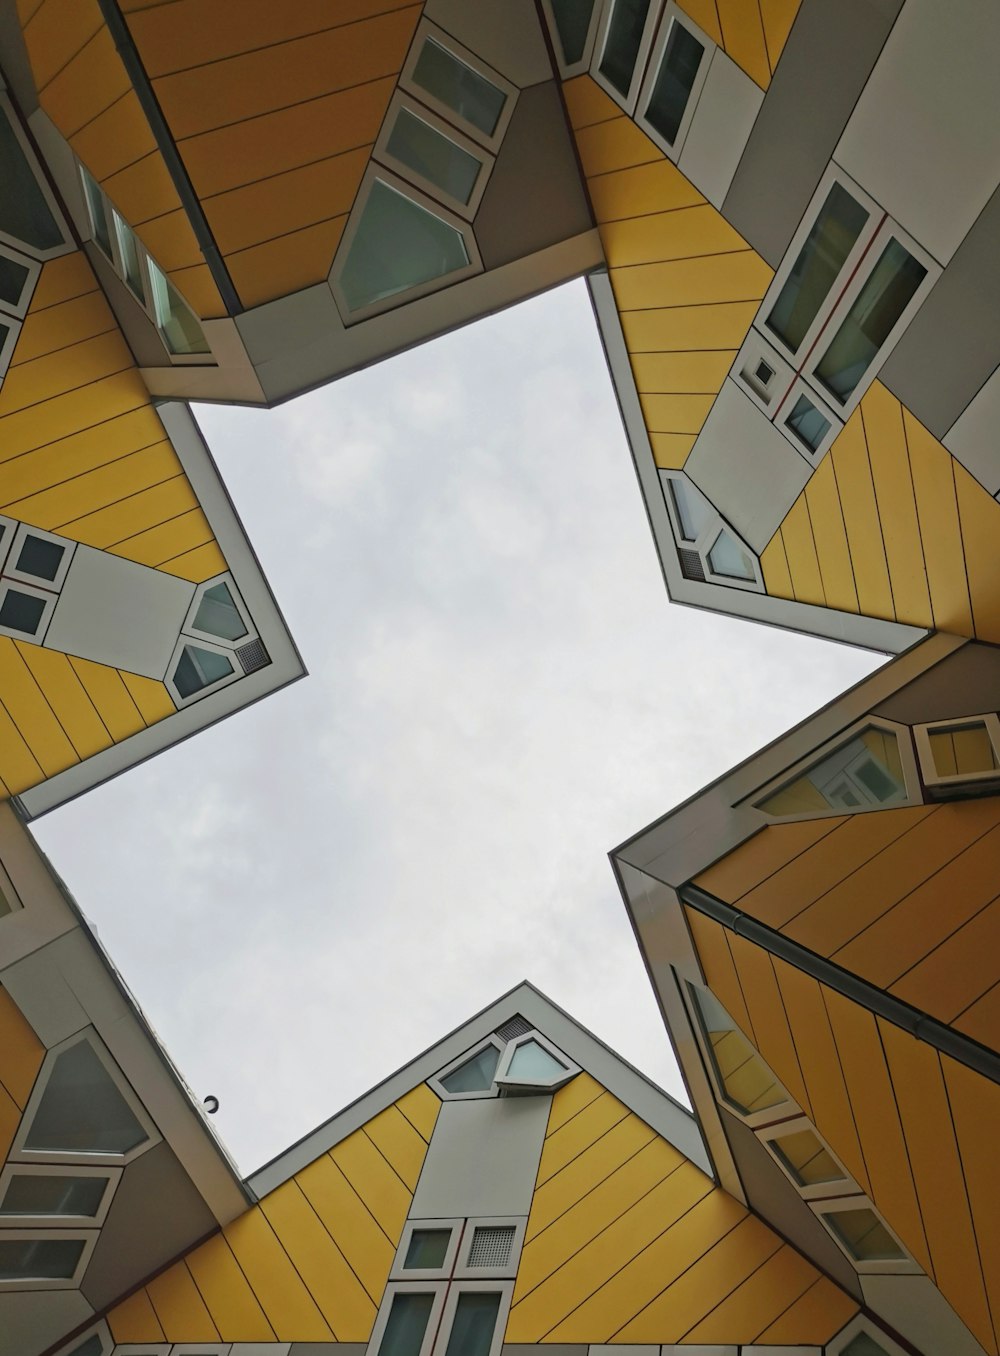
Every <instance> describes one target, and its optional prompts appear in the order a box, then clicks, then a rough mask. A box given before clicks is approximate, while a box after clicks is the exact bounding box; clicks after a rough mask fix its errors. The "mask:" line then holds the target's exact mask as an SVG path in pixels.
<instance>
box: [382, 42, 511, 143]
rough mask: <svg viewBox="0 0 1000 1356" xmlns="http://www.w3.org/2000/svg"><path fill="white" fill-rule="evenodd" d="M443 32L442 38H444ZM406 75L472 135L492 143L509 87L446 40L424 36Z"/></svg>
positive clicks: (408, 79)
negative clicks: (464, 58) (470, 60)
mask: <svg viewBox="0 0 1000 1356" xmlns="http://www.w3.org/2000/svg"><path fill="white" fill-rule="evenodd" d="M443 36H444V35H443V34H442V39H443ZM407 66H408V69H407V72H406V78H407V81H408V83H409V84H411V85H415V86H416V88H417V89H418V90H420V91H421V93H422V94H424V95H425V96H429V98H430V100H431V103H432V104H433V105H435V106H436V107H437V108H439V109H440V110H441V111H442V112H443V113H444V114H445V115H446V116H448V115H449V114H450V115H451V116H452V117H454V118H456V119H457V120H458V121H459V123H461V124H464V126H465V127H466V128H468V130H469V132H470V133H471V134H472V135H473V136H478V137H479V138H480V139H481V140H483V141H485V142H486V144H487V145H492V144H495V142H496V139H497V137H498V136H499V135H500V133H501V131H502V128H503V124H504V122H505V121H506V119H505V117H504V114H505V113H506V112H507V111H508V110H507V105H508V101H509V100H510V90H509V87H508V88H501V86H500V84H499V83H498V82H497V81H495V80H491V79H489V78H488V77H487V75H486V74H485V73H484V72H483V71H481V70H477V69H476V68H475V67H474V66H473V65H472V64H471V63H470V62H469V61H464V60H463V59H462V57H460V56H459V55H458V53H457V52H455V51H454V50H452V48H451V47H450V46H448V45H446V43H445V41H443V40H439V39H437V38H434V37H431V36H429V35H425V36H424V38H423V40H422V41H421V42H420V44H419V47H418V50H417V57H416V60H415V61H414V62H412V63H409V62H408V63H407Z"/></svg>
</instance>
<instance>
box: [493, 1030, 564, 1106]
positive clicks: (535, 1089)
mask: <svg viewBox="0 0 1000 1356" xmlns="http://www.w3.org/2000/svg"><path fill="white" fill-rule="evenodd" d="M529 1041H533V1042H535V1043H536V1044H538V1045H540V1046H541V1047H542V1049H543V1050H545V1051H547V1052H548V1054H550V1055H551V1056H552V1058H553V1059H555V1060H558V1062H559V1063H560V1064H562V1065H563V1066H564V1068H565V1074H564V1075H563V1076H557V1077H556V1078H546V1079H539V1078H521V1079H512V1078H510V1076H509V1075H508V1073H507V1070H508V1069H509V1068H510V1065H511V1062H512V1061H513V1059H514V1056H515V1054H516V1053H517V1051H518V1049H519V1048H520V1047H521V1046H522V1045H527V1044H528V1042H529ZM579 1072H580V1066H579V1064H575V1063H574V1062H573V1060H571V1059H570V1057H569V1056H568V1055H564V1054H563V1052H562V1051H561V1050H560V1049H559V1047H558V1046H557V1045H553V1043H552V1042H551V1041H550V1040H548V1039H547V1038H546V1037H545V1036H543V1035H542V1033H541V1032H540V1031H538V1030H536V1029H535V1028H534V1027H533V1028H532V1029H531V1030H530V1031H525V1032H522V1034H521V1035H520V1036H515V1037H514V1038H513V1039H512V1040H509V1041H508V1042H507V1044H506V1045H505V1046H504V1049H503V1052H502V1054H501V1055H500V1063H499V1064H498V1065H497V1070H496V1073H495V1074H494V1075H493V1083H494V1086H495V1087H496V1088H498V1089H499V1091H500V1093H501V1095H503V1094H504V1093H505V1092H506V1093H508V1094H514V1095H517V1094H519V1093H520V1094H521V1095H522V1096H523V1095H530V1094H531V1093H546V1092H555V1091H556V1090H557V1089H559V1088H562V1087H565V1086H566V1084H567V1083H568V1082H570V1080H571V1079H573V1078H575V1077H576V1076H577V1074H578V1073H579Z"/></svg>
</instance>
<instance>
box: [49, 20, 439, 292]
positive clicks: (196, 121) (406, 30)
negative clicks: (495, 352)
mask: <svg viewBox="0 0 1000 1356" xmlns="http://www.w3.org/2000/svg"><path fill="white" fill-rule="evenodd" d="M48 3H52V0H48ZM121 8H122V10H123V12H124V13H125V15H126V18H127V21H128V25H129V30H130V32H131V34H132V38H133V41H134V42H135V45H136V48H137V50H138V52H139V55H140V57H141V59H142V61H143V64H144V66H145V69H146V71H147V73H148V75H149V77H150V79H151V81H152V85H153V89H154V91H155V93H156V96H157V98H158V100H159V102H160V106H161V108H162V109H163V113H164V115H165V117H166V119H167V122H168V124H169V126H170V130H171V132H172V134H173V136H174V138H175V141H176V144H177V147H178V150H179V151H180V154H181V156H182V158H183V160H184V163H185V166H186V168H187V170H188V173H189V175H190V176H191V181H192V183H193V185H194V188H195V191H196V192H197V194H198V197H199V198H200V200H201V202H202V206H203V208H204V210H205V214H206V216H207V218H208V221H209V225H210V226H211V229H212V232H213V234H214V237H215V240H216V242H217V243H218V246H219V248H220V250H221V251H222V254H223V256H224V258H225V262H226V266H227V268H228V269H229V272H230V275H231V277H232V279H233V282H234V284H235V286H236V289H237V291H238V292H239V295H240V298H241V300H242V301H243V303H244V305H246V306H255V305H257V304H259V303H261V302H265V301H270V300H272V299H274V298H275V297H280V296H284V295H286V294H287V293H289V292H295V291H298V290H299V289H300V288H303V287H308V286H311V285H312V284H314V283H319V282H322V281H323V279H324V278H325V277H326V275H327V273H328V272H329V270H330V265H331V263H332V262H333V256H334V253H335V251H336V248H337V244H338V242H339V240H340V236H341V233H342V231H343V229H344V225H345V223H346V221H347V216H348V213H349V212H350V210H351V206H352V204H353V202H354V198H355V195H356V193H357V190H358V187H359V185H360V183H361V178H362V175H363V174H364V172H365V169H366V167H367V165H368V157H369V155H370V153H371V149H372V146H373V144H374V141H375V138H376V136H377V135H378V131H379V127H380V125H381V123H382V119H383V117H384V116H385V111H386V109H387V107H388V104H389V99H390V98H391V96H392V92H393V90H394V88H395V85H396V78H397V76H398V74H399V71H400V69H401V67H402V64H403V59H404V57H405V55H406V52H407V49H408V48H409V45H410V42H411V40H412V38H413V34H414V31H415V29H416V26H417V21H418V20H419V18H420V14H421V11H422V8H423V5H422V3H414V0H338V3H337V4H336V5H331V4H330V2H329V0H299V2H298V3H296V4H294V5H283V4H275V3H273V0H213V3H212V4H211V5H207V6H206V5H205V4H204V3H202V0H172V3H168V4H162V5H154V6H147V5H146V4H144V3H141V0H138V2H137V0H123V3H122V5H121ZM109 192H110V190H109ZM154 253H155V251H154Z"/></svg>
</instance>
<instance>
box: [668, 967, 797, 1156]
mask: <svg viewBox="0 0 1000 1356" xmlns="http://www.w3.org/2000/svg"><path fill="white" fill-rule="evenodd" d="M682 989H683V991H684V1003H685V1006H686V1008H687V1012H688V1021H689V1024H690V1026H691V1030H692V1031H693V1032H694V1038H695V1041H696V1042H697V1044H698V1049H699V1051H700V1053H701V1059H702V1063H703V1065H704V1066H705V1076H706V1077H707V1078H708V1081H709V1086H710V1087H711V1089H712V1091H713V1093H714V1094H715V1100H716V1102H718V1104H719V1106H721V1107H723V1108H724V1109H725V1110H726V1111H728V1112H730V1113H731V1114H732V1115H733V1116H735V1117H736V1119H737V1120H738V1121H741V1122H742V1123H743V1124H744V1125H746V1126H747V1127H748V1128H749V1129H751V1130H760V1129H762V1128H764V1127H769V1126H772V1125H774V1126H777V1125H782V1126H784V1125H787V1124H788V1123H789V1122H790V1121H793V1120H797V1119H799V1118H801V1116H802V1108H801V1107H800V1106H799V1104H798V1102H796V1101H795V1099H794V1098H793V1097H792V1095H791V1093H790V1092H789V1091H788V1089H787V1088H786V1087H785V1085H784V1083H782V1081H781V1079H780V1078H778V1076H777V1075H776V1074H775V1073H774V1070H773V1069H772V1068H771V1066H770V1064H768V1062H767V1060H766V1059H765V1058H764V1056H763V1055H762V1054H761V1053H760V1051H759V1050H758V1049H757V1047H756V1045H754V1043H753V1041H752V1040H751V1039H750V1037H749V1036H748V1035H747V1034H746V1033H745V1032H744V1031H743V1029H742V1028H741V1027H740V1025H739V1023H738V1022H737V1021H736V1019H735V1017H732V1016H730V1014H729V1012H728V1009H726V1008H725V1007H724V1006H723V1004H722V1001H721V1000H720V999H718V998H716V997H715V994H714V993H713V992H712V990H711V989H710V988H709V986H708V985H707V984H704V983H702V984H695V983H694V982H693V981H692V980H690V979H689V980H687V981H686V985H684V986H682ZM698 989H704V990H705V991H706V992H707V993H709V994H711V996H712V998H713V999H714V1000H715V1002H716V1003H718V1004H719V1007H720V1008H722V1010H723V1011H724V1012H725V1013H726V1015H727V1016H728V1017H729V1020H730V1021H731V1022H732V1023H733V1026H734V1028H735V1029H736V1030H737V1031H739V1033H740V1035H741V1036H742V1037H743V1039H744V1040H745V1041H746V1042H747V1044H748V1045H749V1046H750V1048H751V1049H752V1050H753V1052H754V1054H755V1055H756V1056H757V1058H758V1059H759V1060H760V1061H761V1063H762V1064H763V1065H764V1067H765V1068H766V1069H767V1070H768V1071H769V1072H770V1073H771V1075H772V1077H773V1078H774V1081H775V1082H776V1083H777V1084H778V1086H779V1087H780V1088H783V1089H784V1093H785V1100H784V1101H782V1102H776V1103H775V1104H774V1106H769V1107H765V1108H764V1109H763V1110H761V1111H743V1110H742V1109H741V1108H740V1107H738V1106H737V1105H736V1103H735V1101H734V1100H733V1098H732V1097H731V1096H730V1095H729V1094H728V1093H727V1092H726V1090H725V1087H724V1085H723V1082H722V1075H721V1074H720V1073H719V1070H718V1067H717V1065H716V1062H715V1057H714V1055H713V1053H712V1049H711V1042H710V1041H709V1039H708V1033H707V1032H706V1030H705V1028H704V1025H703V1024H702V1015H701V1008H700V1007H699V1005H698V1001H697V998H696V993H697V990H698Z"/></svg>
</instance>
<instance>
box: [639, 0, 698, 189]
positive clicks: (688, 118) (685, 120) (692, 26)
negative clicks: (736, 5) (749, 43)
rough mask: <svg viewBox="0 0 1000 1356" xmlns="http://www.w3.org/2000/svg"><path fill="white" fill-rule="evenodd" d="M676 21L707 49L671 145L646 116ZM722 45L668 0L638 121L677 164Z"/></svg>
mask: <svg viewBox="0 0 1000 1356" xmlns="http://www.w3.org/2000/svg"><path fill="white" fill-rule="evenodd" d="M674 24H677V25H678V27H680V28H684V29H686V30H687V32H688V33H690V35H691V37H693V38H694V39H696V41H698V42H700V43H701V45H702V46H703V47H704V49H705V55H704V56H703V57H702V59H701V61H700V62H699V63H698V71H697V74H696V75H695V78H694V84H693V85H692V86H691V93H690V94H689V95H688V101H687V104H686V105H685V107H684V113H683V116H682V117H681V121H680V125H679V126H678V128H677V136H676V137H675V138H674V143H673V145H671V144H670V142H669V141H667V140H666V139H665V138H664V137H663V136H661V135H660V133H659V132H658V131H657V130H656V128H655V127H654V126H653V124H652V123H651V122H650V121H649V119H648V118H647V116H646V113H647V110H648V108H649V101H650V99H651V98H652V95H653V89H654V88H655V85H656V81H657V79H658V77H659V74H660V66H661V64H662V62H663V58H664V56H665V55H666V50H667V43H668V41H669V40H670V34H671V31H672V30H673V27H674ZM717 51H718V47H717V46H716V44H715V43H714V42H713V41H712V39H711V38H710V37H709V36H708V34H707V33H704V32H703V31H702V30H701V29H700V28H699V27H698V25H697V24H696V23H694V21H693V20H692V19H689V18H688V16H687V15H686V14H685V13H684V11H683V10H682V9H681V8H680V7H679V6H678V5H677V4H676V3H675V0H668V3H667V5H666V7H665V8H664V10H663V13H662V16H661V18H660V26H659V29H658V30H657V33H656V37H655V38H654V40H653V45H652V48H651V50H650V53H649V63H648V65H647V67H646V73H645V75H644V77H643V80H642V85H641V86H640V89H639V93H638V97H637V101H636V109H635V121H636V123H637V125H638V126H639V127H641V128H642V130H643V131H644V132H645V133H646V135H647V136H648V137H649V139H650V141H653V142H655V144H656V145H657V146H659V148H660V150H661V151H662V152H663V154H664V155H665V156H666V157H667V159H668V160H672V161H673V162H674V163H675V164H676V163H677V161H678V160H679V159H680V156H681V152H682V151H683V149H684V142H685V141H686V140H687V134H688V132H689V131H690V130H691V122H692V119H693V118H694V115H695V110H696V109H697V107H698V100H699V99H700V98H701V92H702V90H703V89H704V87H705V81H706V80H707V79H708V68H709V66H711V64H712V61H713V60H714V58H715V54H716V52H717Z"/></svg>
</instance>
